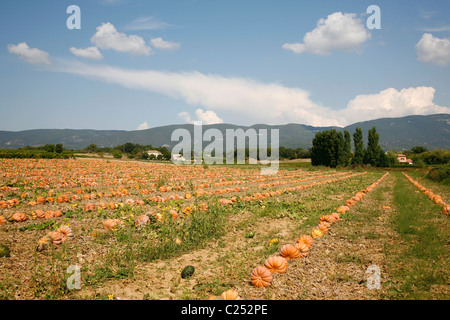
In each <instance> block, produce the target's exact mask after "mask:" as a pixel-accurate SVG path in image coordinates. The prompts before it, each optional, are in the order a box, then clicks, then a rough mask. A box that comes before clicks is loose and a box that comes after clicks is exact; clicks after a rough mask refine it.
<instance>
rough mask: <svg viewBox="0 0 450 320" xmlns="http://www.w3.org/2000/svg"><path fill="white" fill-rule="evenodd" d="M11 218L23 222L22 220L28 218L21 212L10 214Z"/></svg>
mask: <svg viewBox="0 0 450 320" xmlns="http://www.w3.org/2000/svg"><path fill="white" fill-rule="evenodd" d="M12 219H13V220H14V221H15V222H23V221H26V220H28V216H27V215H26V214H24V213H22V212H16V213H14V214H13V215H12Z"/></svg>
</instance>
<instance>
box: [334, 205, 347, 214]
mask: <svg viewBox="0 0 450 320" xmlns="http://www.w3.org/2000/svg"><path fill="white" fill-rule="evenodd" d="M348 210H349V207H347V206H340V207H339V208H337V210H336V211H337V212H339V213H346V212H347V211H348Z"/></svg>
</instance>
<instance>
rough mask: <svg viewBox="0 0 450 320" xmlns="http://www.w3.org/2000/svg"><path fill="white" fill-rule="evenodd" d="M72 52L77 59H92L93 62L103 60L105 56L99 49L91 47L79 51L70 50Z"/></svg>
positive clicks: (73, 48)
mask: <svg viewBox="0 0 450 320" xmlns="http://www.w3.org/2000/svg"><path fill="white" fill-rule="evenodd" d="M70 52H72V53H73V54H74V55H76V56H77V57H81V58H85V59H92V60H101V59H103V55H102V54H101V53H100V51H99V50H98V48H97V47H89V48H85V49H77V48H75V47H72V48H70Z"/></svg>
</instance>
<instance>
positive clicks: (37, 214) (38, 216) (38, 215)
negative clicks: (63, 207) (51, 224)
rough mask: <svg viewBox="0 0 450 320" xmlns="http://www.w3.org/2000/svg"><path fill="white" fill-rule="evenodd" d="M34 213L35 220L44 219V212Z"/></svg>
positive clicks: (37, 211)
mask: <svg viewBox="0 0 450 320" xmlns="http://www.w3.org/2000/svg"><path fill="white" fill-rule="evenodd" d="M34 213H35V214H36V218H38V219H44V218H45V212H44V210H36V211H35V212H34Z"/></svg>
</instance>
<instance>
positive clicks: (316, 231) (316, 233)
mask: <svg viewBox="0 0 450 320" xmlns="http://www.w3.org/2000/svg"><path fill="white" fill-rule="evenodd" d="M311 237H313V238H320V237H323V232H322V231H320V230H319V229H314V230H313V231H312V232H311Z"/></svg>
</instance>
